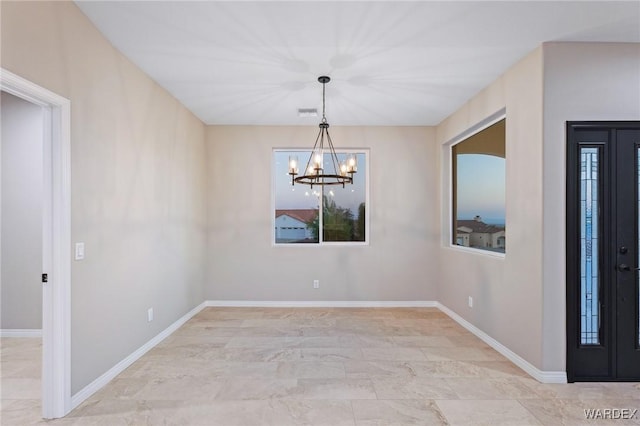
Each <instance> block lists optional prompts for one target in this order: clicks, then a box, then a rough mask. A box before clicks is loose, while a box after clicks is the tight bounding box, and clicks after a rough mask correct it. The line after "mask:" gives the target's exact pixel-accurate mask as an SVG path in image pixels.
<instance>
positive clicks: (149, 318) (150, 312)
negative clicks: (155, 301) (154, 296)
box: [147, 308, 153, 322]
mask: <svg viewBox="0 0 640 426" xmlns="http://www.w3.org/2000/svg"><path fill="white" fill-rule="evenodd" d="M147 321H148V322H151V321H153V308H149V309H147Z"/></svg>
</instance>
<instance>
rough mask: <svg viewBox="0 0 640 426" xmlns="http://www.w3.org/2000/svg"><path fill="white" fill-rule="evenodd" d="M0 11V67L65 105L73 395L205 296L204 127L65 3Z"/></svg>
mask: <svg viewBox="0 0 640 426" xmlns="http://www.w3.org/2000/svg"><path fill="white" fill-rule="evenodd" d="M1 7H2V9H1V13H2V63H1V65H2V67H3V68H5V69H7V70H9V71H11V72H13V73H15V74H18V75H19V76H21V77H24V78H26V79H28V80H31V81H32V82H34V83H36V84H39V85H40V86H43V87H45V88H47V89H49V90H51V91H53V92H55V93H58V94H59V95H61V96H64V97H66V98H68V99H70V100H71V159H72V164H71V172H72V182H71V186H72V188H71V190H72V194H71V199H72V217H71V226H72V241H73V242H77V241H83V242H85V244H86V259H85V260H84V261H81V262H73V264H72V271H71V273H72V283H71V297H72V301H71V304H72V312H71V321H72V325H71V345H72V348H71V368H72V371H71V376H72V377H71V379H72V393H76V392H78V391H79V390H81V389H82V388H83V387H84V386H86V385H87V384H89V383H90V382H91V381H93V380H94V379H95V378H97V377H98V376H100V375H101V374H102V373H104V372H105V371H107V370H108V369H109V368H111V367H113V366H114V365H115V364H116V363H117V362H119V361H121V360H122V359H123V358H124V357H126V356H128V355H129V354H131V353H132V352H133V351H134V350H136V349H137V348H139V347H140V346H142V345H143V344H144V343H145V342H146V341H148V340H149V339H151V338H152V337H153V336H155V335H156V334H157V333H159V332H160V331H162V330H164V329H165V328H166V327H167V326H169V325H170V324H171V323H173V322H174V321H175V320H177V319H178V318H180V317H181V316H182V315H184V314H185V313H187V312H188V311H189V310H190V309H192V308H193V307H195V306H197V305H198V304H199V303H201V302H202V300H203V293H202V282H203V279H204V265H205V255H204V252H205V250H206V244H205V241H206V232H205V228H206V202H205V198H206V196H207V194H206V173H205V167H206V153H205V145H204V126H203V124H202V123H201V122H200V121H199V120H198V119H197V118H195V117H194V116H193V115H192V114H191V113H190V112H189V111H187V110H186V109H185V108H184V107H183V106H182V105H181V104H180V103H178V102H177V101H176V100H175V99H174V98H172V97H171V96H170V95H169V94H168V93H167V92H166V91H165V90H163V89H161V88H160V87H159V86H158V85H157V84H156V83H154V82H153V81H152V80H151V79H150V78H148V77H147V76H146V75H145V74H143V73H142V72H141V71H140V70H139V69H138V68H136V67H135V66H134V65H132V64H131V63H130V62H129V61H128V60H127V59H125V58H124V57H123V56H122V55H121V54H120V53H119V52H118V51H116V50H115V49H114V48H113V47H112V46H111V45H110V44H109V43H108V42H107V41H106V40H105V39H104V38H103V37H102V35H101V34H100V33H99V32H98V30H97V29H96V28H95V27H93V25H92V24H91V23H90V22H89V21H88V19H86V17H85V16H84V15H83V14H82V13H81V12H80V11H79V9H78V8H77V7H76V6H75V4H73V3H71V2H4V1H3V2H2V4H1ZM150 307H153V308H154V310H155V320H154V321H153V322H150V323H149V322H147V308H150Z"/></svg>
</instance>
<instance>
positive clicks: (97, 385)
mask: <svg viewBox="0 0 640 426" xmlns="http://www.w3.org/2000/svg"><path fill="white" fill-rule="evenodd" d="M205 306H206V305H205V303H201V304H200V305H198V306H196V307H195V308H193V309H192V310H191V311H189V312H187V313H186V314H185V315H183V316H182V317H181V318H180V319H178V320H177V321H176V322H174V323H173V324H171V325H170V326H169V327H167V328H166V329H165V330H163V331H162V332H160V333H159V334H157V335H156V336H155V337H154V338H153V339H151V340H149V341H148V342H147V343H145V344H144V345H142V346H141V347H140V348H138V349H137V350H136V351H135V352H133V353H132V354H131V355H129V356H127V357H126V358H125V359H123V360H122V361H120V362H119V363H117V364H116V365H114V366H113V367H112V368H111V369H109V370H108V371H107V372H106V373H104V374H103V375H101V376H100V377H98V378H97V379H95V380H94V381H93V382H91V383H89V384H88V385H87V386H85V387H84V388H83V389H82V390H81V391H79V392H78V393H76V394H75V395H73V396H72V397H71V409H74V408H76V407H77V406H79V405H80V404H82V403H83V402H84V401H85V400H86V399H87V398H89V397H90V396H91V395H93V394H94V393H96V392H97V391H99V390H100V389H102V387H103V386H105V385H106V384H107V383H109V382H110V381H111V380H113V379H114V378H115V377H116V376H117V375H118V374H120V373H122V372H123V371H124V370H125V369H126V368H127V367H129V366H130V365H131V364H133V363H134V362H136V361H137V360H138V359H140V357H142V355H144V354H145V353H147V352H148V351H149V350H150V349H152V348H153V347H154V346H156V345H157V344H158V343H160V342H161V341H163V340H164V339H166V338H167V337H168V336H169V335H170V334H171V333H173V332H174V331H176V330H177V329H178V328H180V327H181V326H182V325H183V324H184V323H186V322H187V321H189V320H190V319H191V318H192V317H193V316H194V315H196V314H197V313H198V312H200V311H201V310H202V309H204V307H205Z"/></svg>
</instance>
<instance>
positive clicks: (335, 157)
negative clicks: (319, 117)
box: [327, 129, 340, 175]
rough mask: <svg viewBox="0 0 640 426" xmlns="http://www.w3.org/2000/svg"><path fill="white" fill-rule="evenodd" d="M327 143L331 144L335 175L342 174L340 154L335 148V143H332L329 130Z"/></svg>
mask: <svg viewBox="0 0 640 426" xmlns="http://www.w3.org/2000/svg"><path fill="white" fill-rule="evenodd" d="M327 142H329V150H330V151H331V162H332V163H333V171H334V172H335V174H337V175H339V174H340V161H338V154H336V150H335V148H334V147H333V141H331V135H329V129H327Z"/></svg>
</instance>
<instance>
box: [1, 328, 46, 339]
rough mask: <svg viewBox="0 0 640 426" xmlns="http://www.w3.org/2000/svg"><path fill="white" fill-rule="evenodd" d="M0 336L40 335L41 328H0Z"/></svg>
mask: <svg viewBox="0 0 640 426" xmlns="http://www.w3.org/2000/svg"><path fill="white" fill-rule="evenodd" d="M0 337H42V330H41V329H37V328H34V329H9V328H5V329H4V330H0Z"/></svg>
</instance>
